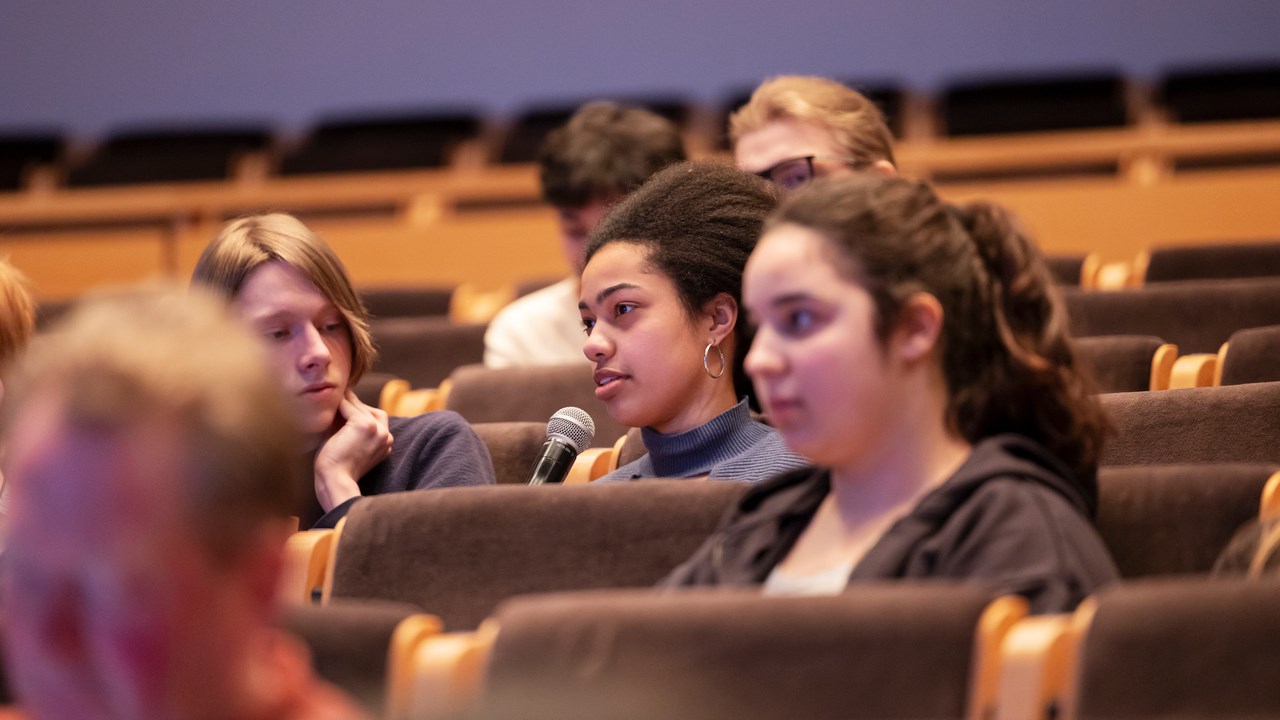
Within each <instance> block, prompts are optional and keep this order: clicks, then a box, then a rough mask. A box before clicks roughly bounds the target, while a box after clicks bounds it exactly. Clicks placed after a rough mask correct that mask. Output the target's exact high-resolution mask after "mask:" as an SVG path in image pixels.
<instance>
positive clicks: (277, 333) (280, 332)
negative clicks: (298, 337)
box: [266, 328, 289, 340]
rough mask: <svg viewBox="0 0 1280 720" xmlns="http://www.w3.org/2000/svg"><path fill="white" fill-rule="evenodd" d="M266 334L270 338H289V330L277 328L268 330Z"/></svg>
mask: <svg viewBox="0 0 1280 720" xmlns="http://www.w3.org/2000/svg"><path fill="white" fill-rule="evenodd" d="M266 336H267V337H268V338H269V339H271V340H287V339H288V338H289V331H288V330H284V329H279V328H278V329H275V330H268V331H267V332H266Z"/></svg>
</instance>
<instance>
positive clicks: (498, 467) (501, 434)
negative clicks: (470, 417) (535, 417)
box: [471, 422, 547, 485]
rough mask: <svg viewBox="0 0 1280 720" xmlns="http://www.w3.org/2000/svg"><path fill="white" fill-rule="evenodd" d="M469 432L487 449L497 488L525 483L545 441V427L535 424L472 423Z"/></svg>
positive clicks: (544, 425)
mask: <svg viewBox="0 0 1280 720" xmlns="http://www.w3.org/2000/svg"><path fill="white" fill-rule="evenodd" d="M471 429H473V430H475V431H476V435H479V436H480V439H481V440H483V441H484V444H485V446H486V447H488V448H489V457H491V458H493V473H494V476H495V477H496V478H497V480H498V484H500V485H520V484H523V483H527V482H529V478H530V476H531V475H532V472H533V463H534V460H536V459H537V457H538V453H539V452H540V451H541V450H542V445H543V443H545V442H546V441H547V424H546V423H537V422H500V423H474V424H472V425H471Z"/></svg>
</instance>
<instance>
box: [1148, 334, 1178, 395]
mask: <svg viewBox="0 0 1280 720" xmlns="http://www.w3.org/2000/svg"><path fill="white" fill-rule="evenodd" d="M1177 361H1178V346H1177V345H1174V344H1173V343H1165V344H1163V345H1161V346H1160V347H1158V348H1156V353H1155V355H1152V356H1151V389H1152V390H1168V389H1169V383H1170V382H1172V380H1173V366H1174V363H1176V362H1177Z"/></svg>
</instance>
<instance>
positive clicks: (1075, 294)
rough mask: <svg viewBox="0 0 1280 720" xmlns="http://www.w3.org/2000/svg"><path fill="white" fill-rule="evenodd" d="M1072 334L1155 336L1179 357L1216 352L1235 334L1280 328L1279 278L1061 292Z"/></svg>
mask: <svg viewBox="0 0 1280 720" xmlns="http://www.w3.org/2000/svg"><path fill="white" fill-rule="evenodd" d="M1062 295H1063V299H1064V300H1065V301H1066V305H1067V313H1068V317H1069V320H1070V327H1071V333H1072V334H1073V335H1075V336H1076V337H1091V336H1097V335H1154V336H1156V337H1161V338H1164V340H1165V342H1171V343H1173V344H1175V345H1177V346H1178V354H1179V355H1186V354H1189V353H1216V352H1218V348H1219V347H1220V346H1221V345H1222V343H1224V342H1226V341H1227V338H1229V337H1231V333H1233V332H1235V331H1236V330H1241V329H1243V328H1250V327H1261V326H1263V325H1277V324H1280V278H1257V279H1246V280H1198V281H1186V282H1180V283H1163V284H1157V285H1153V286H1151V287H1145V288H1141V289H1136V290H1116V291H1109V292H1096V291H1082V290H1077V289H1075V288H1066V289H1064V290H1063V293H1062Z"/></svg>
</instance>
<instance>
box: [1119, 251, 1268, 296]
mask: <svg viewBox="0 0 1280 720" xmlns="http://www.w3.org/2000/svg"><path fill="white" fill-rule="evenodd" d="M1135 276H1136V278H1137V284H1139V285H1141V284H1149V283H1160V282H1169V281H1173V280H1213V279H1219V280H1227V279H1232V278H1255V277H1273V278H1274V277H1280V241H1275V240H1272V241H1255V242H1245V243H1217V244H1213V245H1187V246H1181V247H1156V248H1152V249H1150V250H1148V251H1146V252H1144V253H1143V254H1142V255H1140V256H1139V257H1138V259H1137V261H1136V262H1135Z"/></svg>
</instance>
